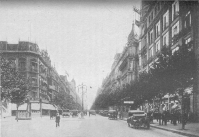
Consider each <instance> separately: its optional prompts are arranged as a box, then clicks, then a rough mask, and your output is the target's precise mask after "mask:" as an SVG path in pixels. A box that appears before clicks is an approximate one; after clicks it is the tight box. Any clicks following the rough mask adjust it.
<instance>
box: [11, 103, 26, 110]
mask: <svg viewBox="0 0 199 137" xmlns="http://www.w3.org/2000/svg"><path fill="white" fill-rule="evenodd" d="M11 108H12V110H17V105H16V104H12V105H11ZM18 110H27V103H25V104H22V105H20V106H19V108H18Z"/></svg>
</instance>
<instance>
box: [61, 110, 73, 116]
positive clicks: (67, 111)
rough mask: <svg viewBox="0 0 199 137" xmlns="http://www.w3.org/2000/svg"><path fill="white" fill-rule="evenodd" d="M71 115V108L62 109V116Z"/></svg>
mask: <svg viewBox="0 0 199 137" xmlns="http://www.w3.org/2000/svg"><path fill="white" fill-rule="evenodd" d="M70 115H71V112H70V110H69V109H63V110H62V116H63V117H70Z"/></svg>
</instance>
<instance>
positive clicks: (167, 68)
mask: <svg viewBox="0 0 199 137" xmlns="http://www.w3.org/2000/svg"><path fill="white" fill-rule="evenodd" d="M192 47H193V43H192V42H191V43H189V44H183V45H181V46H179V50H177V51H175V52H174V53H172V52H171V50H169V49H167V48H163V50H162V52H161V54H160V55H159V57H158V60H157V61H156V62H155V63H154V64H153V66H152V68H151V69H150V73H151V74H152V75H153V79H154V83H155V85H156V89H157V90H159V91H161V93H160V94H161V95H165V94H166V93H169V94H174V93H176V92H177V93H178V94H179V95H180V96H181V97H182V100H181V105H182V108H184V105H185V104H184V103H183V99H184V94H185V89H186V88H187V87H189V86H192V85H193V83H194V80H195V79H194V77H195V75H196V59H195V54H194V51H193V48H192ZM160 97H161V96H160ZM184 113H185V112H184V109H182V129H184V126H185V123H184V121H185V120H184Z"/></svg>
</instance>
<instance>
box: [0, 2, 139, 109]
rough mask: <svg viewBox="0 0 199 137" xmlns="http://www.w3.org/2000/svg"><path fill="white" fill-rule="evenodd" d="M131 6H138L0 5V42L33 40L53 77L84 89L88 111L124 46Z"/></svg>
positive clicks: (94, 4)
mask: <svg viewBox="0 0 199 137" xmlns="http://www.w3.org/2000/svg"><path fill="white" fill-rule="evenodd" d="M133 5H136V6H137V7H139V6H138V2H136V3H135V2H127V3H114V4H113V3H112V4H111V3H106V2H100V3H97V2H95V3H89V4H88V2H87V3H78V2H74V3H69V2H68V3H67V2H65V3H63V2H59V3H50V2H45V3H41V2H34V3H20V2H19V4H17V3H0V18H1V21H0V41H2V40H3V41H6V40H7V41H8V43H18V40H19V39H20V40H21V41H31V42H35V41H36V43H37V44H38V46H39V48H40V49H47V50H48V53H49V55H50V58H51V61H52V64H53V65H54V64H55V67H56V69H57V71H58V73H59V74H65V71H67V72H68V73H69V78H68V79H69V80H71V79H72V78H74V79H75V81H76V84H77V85H79V84H81V83H83V84H84V85H86V86H87V88H88V91H87V100H88V106H90V105H91V104H92V102H93V100H94V97H95V94H96V92H97V89H98V87H100V86H101V83H102V80H103V78H105V77H106V75H107V74H108V73H109V72H110V70H111V65H112V63H113V61H114V55H115V53H116V52H121V51H122V49H123V47H124V46H125V44H126V43H127V37H128V35H129V33H130V31H131V28H132V22H133ZM89 87H92V89H91V88H89Z"/></svg>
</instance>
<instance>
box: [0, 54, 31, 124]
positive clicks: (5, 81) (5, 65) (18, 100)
mask: <svg viewBox="0 0 199 137" xmlns="http://www.w3.org/2000/svg"><path fill="white" fill-rule="evenodd" d="M0 65H1V85H2V92H1V100H2V101H4V100H9V101H11V103H14V104H16V106H17V114H16V116H17V121H18V107H19V106H20V105H21V104H23V103H25V100H26V99H27V97H28V92H29V91H30V89H31V85H30V84H29V80H27V79H26V78H25V77H24V76H23V75H21V74H20V73H19V72H18V71H17V70H16V67H15V63H14V62H12V61H8V60H6V59H4V58H1V64H0Z"/></svg>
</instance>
